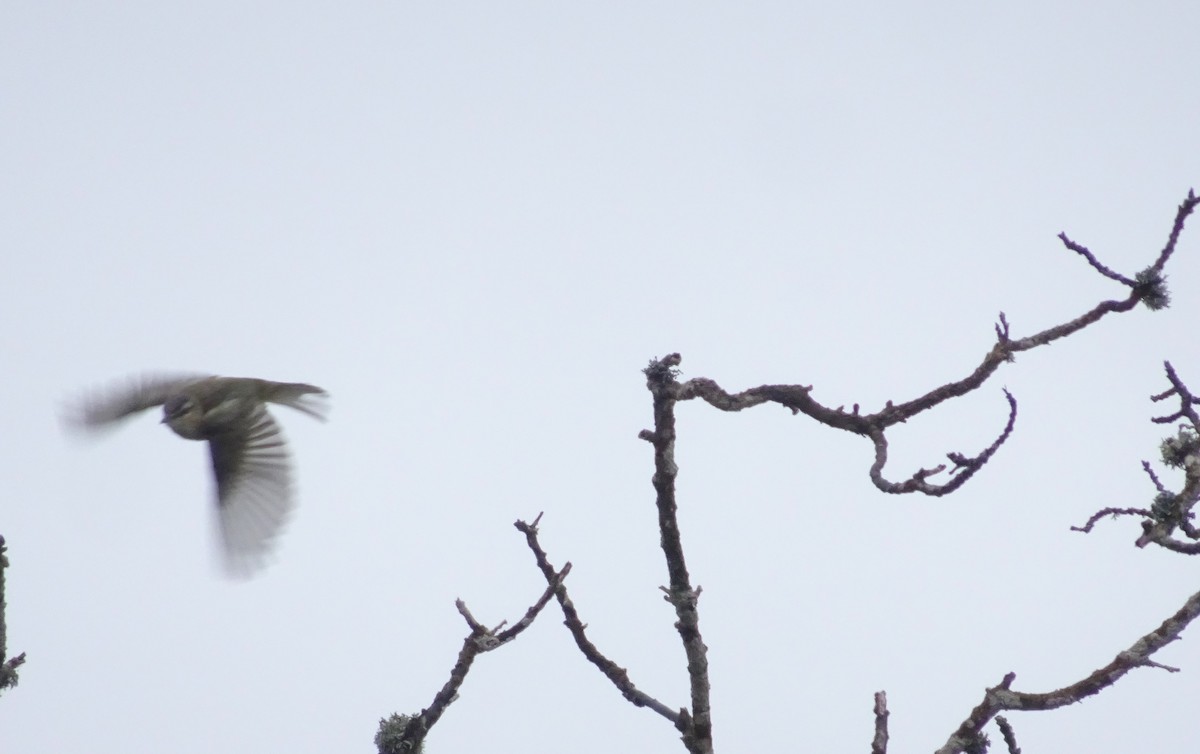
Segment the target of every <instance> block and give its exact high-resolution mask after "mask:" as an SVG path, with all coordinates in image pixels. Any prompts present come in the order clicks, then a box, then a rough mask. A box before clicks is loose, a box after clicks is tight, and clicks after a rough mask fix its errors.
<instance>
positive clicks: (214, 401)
mask: <svg viewBox="0 0 1200 754" xmlns="http://www.w3.org/2000/svg"><path fill="white" fill-rule="evenodd" d="M327 397H328V394H327V393H326V392H325V391H324V390H322V389H321V388H319V387H315V386H313V385H306V384H304V383H298V382H271V381H270V380H260V379H255V378H252V377H205V376H149V377H143V378H141V379H139V380H135V381H133V382H131V383H127V384H125V385H123V386H120V387H117V388H114V389H110V390H108V391H106V392H105V393H103V394H92V395H90V396H88V397H86V398H85V399H84V400H83V401H81V402H80V403H79V404H78V406H77V407H76V410H75V411H74V413H73V415H72V416H70V417H68V418H69V420H70V421H71V422H72V423H73V424H76V425H79V426H83V427H89V428H97V427H103V426H105V425H110V424H113V423H115V422H118V421H120V420H122V419H124V418H126V417H128V416H130V415H132V414H135V413H138V412H141V411H144V410H146V409H149V408H153V407H154V406H160V405H161V406H162V407H163V418H162V423H163V424H166V425H167V426H168V427H170V428H171V429H172V430H173V431H174V432H175V434H177V435H179V436H180V437H184V438H187V439H189V440H206V441H208V447H209V451H210V454H211V456H212V469H213V477H214V478H215V480H216V491H217V495H216V497H217V512H218V522H219V524H220V530H221V544H222V546H223V552H224V554H225V564H226V566H227V568H228V570H229V571H230V573H231V574H233V575H238V576H248V575H252V574H253V573H254V572H255V571H257V570H259V569H260V568H261V567H262V566H263V564H264V562H265V558H266V556H267V555H268V554H269V552H270V549H271V546H272V544H273V542H274V540H275V538H276V537H277V536H278V534H279V532H280V530H281V529H282V527H283V525H284V523H285V522H286V519H287V516H288V513H289V512H290V510H291V507H292V490H291V467H290V463H289V460H288V452H287V446H286V444H285V443H284V439H283V435H282V433H281V432H280V430H279V425H278V424H276V423H275V420H274V419H273V418H272V417H271V414H270V413H268V411H267V404H268V403H277V404H280V405H283V406H289V407H291V408H294V409H296V410H298V411H302V412H304V413H306V414H308V415H309V416H312V417H314V418H317V419H322V420H323V419H324V418H325V416H324V404H323V402H322V401H323V399H325V398H327Z"/></svg>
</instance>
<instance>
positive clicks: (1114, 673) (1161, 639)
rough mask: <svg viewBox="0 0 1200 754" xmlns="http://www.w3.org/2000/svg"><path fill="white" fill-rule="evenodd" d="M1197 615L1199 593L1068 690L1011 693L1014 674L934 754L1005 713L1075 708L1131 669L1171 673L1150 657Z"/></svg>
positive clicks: (962, 745) (953, 750) (953, 748)
mask: <svg viewBox="0 0 1200 754" xmlns="http://www.w3.org/2000/svg"><path fill="white" fill-rule="evenodd" d="M1197 615H1200V592H1197V593H1196V594H1193V595H1192V596H1191V597H1189V598H1188V599H1187V601H1186V602H1185V603H1184V604H1183V607H1181V608H1179V610H1178V611H1177V612H1176V613H1175V614H1174V615H1172V616H1171V617H1170V618H1167V619H1166V620H1165V621H1163V623H1162V624H1161V625H1160V626H1159V627H1158V628H1156V629H1155V630H1153V631H1151V632H1150V633H1148V634H1146V635H1145V636H1143V637H1141V638H1140V639H1138V640H1137V641H1135V642H1134V643H1133V645H1132V646H1130V647H1129V649H1127V650H1125V651H1124V652H1120V653H1118V654H1117V656H1116V658H1114V659H1113V661H1112V662H1110V663H1109V664H1108V665H1105V666H1104V667H1102V668H1100V669H1098V670H1096V671H1094V672H1092V673H1091V674H1090V675H1088V676H1087V677H1086V678H1083V679H1081V680H1079V681H1076V682H1075V683H1073V684H1071V685H1070V686H1065V687H1063V688H1061V689H1058V690H1057V691H1050V692H1047V693H1044V694H1034V693H1026V692H1020V691H1013V690H1012V682H1013V681H1014V680H1015V679H1016V674H1015V673H1009V674H1008V675H1006V676H1004V680H1003V681H1001V682H1000V684H999V685H997V686H993V687H992V688H990V689H988V690H987V691H986V692H985V693H984V696H983V701H982V702H980V704H979V706H977V707H975V709H973V710H971V713H970V714H969V715H968V716H967V718H966V719H965V720H963V722H962V724H961V725H960V726H959V727H958V729H957V730H956V731H954V733H953V734H951V735H950V738H949V739H948V740H947V741H946V743H945V745H943V746H942V747H941V748H940V749H938V750H937V754H957V753H958V752H961V751H964V750H965V749H966V748H967V747H968V746H969V745H970V744H971V742H973V741H975V740H977V737H978V736H979V734H980V733H981V731H982V730H983V726H985V725H986V724H987V723H988V721H989V720H991V719H992V718H993V717H995V716H996V714H998V713H999V712H1002V711H1004V710H1025V711H1035V710H1051V709H1057V708H1059V707H1064V706H1066V705H1068V704H1074V703H1076V702H1079V701H1082V700H1083V699H1085V698H1087V697H1089V696H1092V695H1093V694H1098V693H1100V692H1101V691H1103V690H1104V689H1106V688H1108V687H1109V686H1112V685H1113V684H1114V683H1116V682H1117V681H1118V680H1119V679H1120V678H1121V677H1122V676H1124V675H1125V674H1126V673H1128V672H1129V671H1131V670H1133V669H1134V668H1139V667H1159V668H1163V669H1167V670H1174V669H1173V668H1168V667H1167V666H1164V665H1160V664H1159V663H1156V662H1154V661H1152V660H1151V659H1150V658H1151V656H1152V655H1153V654H1154V653H1155V652H1157V651H1158V650H1160V649H1162V648H1163V647H1165V646H1166V645H1167V644H1170V643H1171V642H1173V641H1175V640H1176V639H1178V638H1179V636H1180V634H1182V633H1183V630H1184V629H1185V628H1187V627H1188V624H1190V623H1191V622H1192V621H1193V620H1195V618H1196V616H1197Z"/></svg>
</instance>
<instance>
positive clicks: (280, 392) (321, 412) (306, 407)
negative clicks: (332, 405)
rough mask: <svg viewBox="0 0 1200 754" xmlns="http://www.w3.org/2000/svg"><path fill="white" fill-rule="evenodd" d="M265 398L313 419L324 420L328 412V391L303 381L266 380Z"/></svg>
mask: <svg viewBox="0 0 1200 754" xmlns="http://www.w3.org/2000/svg"><path fill="white" fill-rule="evenodd" d="M264 392H265V393H266V396H265V397H266V400H268V401H270V402H272V403H278V404H279V405H281V406H287V407H289V408H294V409H296V410H297V411H300V412H303V413H305V414H308V415H309V416H311V417H312V418H314V419H319V420H320V421H325V419H326V417H327V415H328V414H329V393H327V392H325V391H324V390H322V389H321V388H319V387H317V386H315V385H307V384H305V383H303V382H268V383H266V390H265V391H264Z"/></svg>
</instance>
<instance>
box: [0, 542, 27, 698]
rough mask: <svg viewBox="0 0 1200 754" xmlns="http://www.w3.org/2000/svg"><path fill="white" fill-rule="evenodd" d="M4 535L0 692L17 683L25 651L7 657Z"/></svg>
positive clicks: (1, 551) (0, 578) (0, 551)
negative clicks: (18, 670) (18, 671)
mask: <svg viewBox="0 0 1200 754" xmlns="http://www.w3.org/2000/svg"><path fill="white" fill-rule="evenodd" d="M5 552H6V548H5V546H4V537H2V536H0V692H2V691H4V690H5V689H7V688H9V687H10V686H16V685H17V668H19V667H21V665H23V664H24V663H25V653H24V652H22V653H21V654H19V655H17V656H16V657H13V658H9V659H6V658H8V625H7V624H6V623H5V620H4V614H5V612H6V610H7V608H8V604H7V603H6V602H5V601H4V571H5V570H6V569H7V568H8V556H7V555H6V554H5Z"/></svg>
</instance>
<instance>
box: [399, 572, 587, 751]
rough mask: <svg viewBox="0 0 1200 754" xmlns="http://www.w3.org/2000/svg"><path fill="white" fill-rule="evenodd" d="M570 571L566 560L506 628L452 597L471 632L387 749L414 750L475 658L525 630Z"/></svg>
mask: <svg viewBox="0 0 1200 754" xmlns="http://www.w3.org/2000/svg"><path fill="white" fill-rule="evenodd" d="M570 570H571V566H570V564H569V563H568V564H567V566H566V567H565V568H563V570H562V571H561V572H560V573H556V574H554V575H553V576H552V577H551V578H550V579H548V582H549V585H548V586H547V587H546V589H545V591H543V592H542V596H541V597H539V598H538V600H537V602H535V603H534V604H533V605H532V606H530V607H529V609H528V610H526V611H525V615H524V617H522V618H521V620H519V621H517V623H516V625H514V626H513V627H512V628H510V629H508V630H506V631H501V630H500V629H501V628H503V626H504V625H505V623H506V622H507V621H504V622H501V623H500V625H498V626H496V627H495V628H488V627H486V626H484V625H483V624H482V623H480V622H479V621H477V620H475V617H474V616H473V615H471V611H470V610H469V609H468V608H467V604H466V603H465V602H463V601H462V600H455V601H454V606H455V607H456V608H457V609H458V612H459V614H460V615H462V617H463V620H465V621H466V622H467V625H468V626H469V627H470V629H471V632H470V633H469V634H468V635H467V637H466V638H465V639H463V645H462V649H460V650H459V651H458V659H457V660H456V661H455V663H454V667H453V668H451V669H450V677H449V679H447V681H446V683H444V684H443V685H442V688H441V689H440V690H439V691H438V692H437V694H435V695H434V697H433V703H432V704H430V705H429V706H428V707H426V708H425V709H423V710H421V711H420V712H419V713H418V714H416V715H413V716H412V717H411V718H408V720H407V723H406V724H405V726H404V728H403V730H402V731H400V732H399V733H397V734H396V735H395V736H391V737H389V740H388V743H387V748H388V749H389V750H391V751H414V752H415V751H417V749H418V747H419V746H420V745H421V742H422V741H424V740H425V736H426V735H427V734H428V733H429V730H430V729H431V728H432V727H433V726H434V725H435V724H437V721H438V720H439V719H441V717H442V714H443V713H444V712H445V711H446V708H447V707H449V706H450V705H451V704H453V703H454V701H455V700H456V699H458V690H459V688H460V687H461V686H462V684H463V682H464V681H465V680H466V679H467V673H468V672H470V670H471V664H472V663H474V662H475V657H476V656H478V655H481V654H483V653H484V652H490V651H492V650H493V649H499V648H500V647H502V646H504V645H505V644H507V643H509V642H510V641H512V640H513V639H515V638H516V637H517V636H518V635H520V634H521V632H523V631H524V630H525V629H527V628H529V626H530V625H531V624H532V623H533V619H534V618H536V617H537V615H538V613H539V612H541V610H542V608H544V607H545V606H546V604H547V603H549V601H550V598H551V597H552V596H553V595H554V593H555V589H556V588H557V587H559V586H561V585H562V580H563V579H565V578H566V577H567V574H568V573H570ZM385 724H386V721H385ZM378 742H379V741H378V739H377V743H378ZM381 748H382V747H381Z"/></svg>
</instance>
